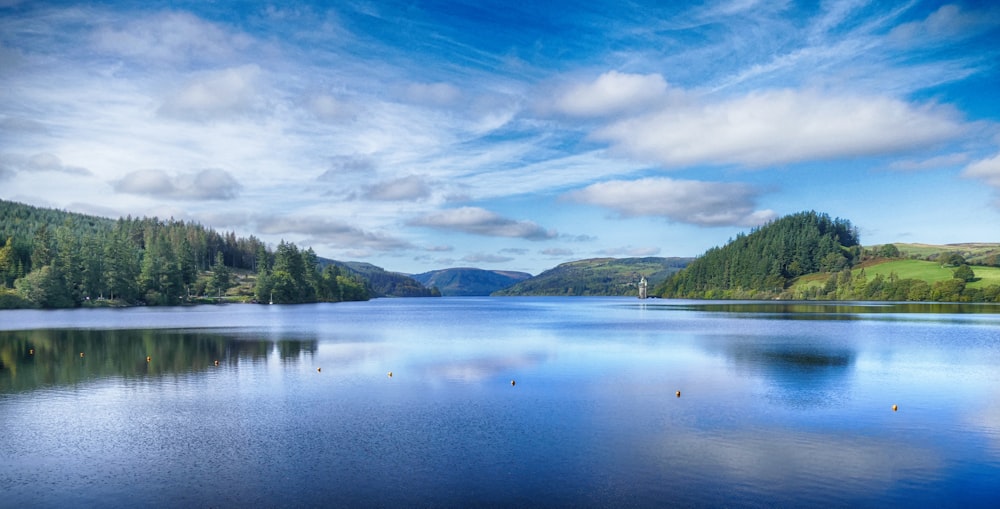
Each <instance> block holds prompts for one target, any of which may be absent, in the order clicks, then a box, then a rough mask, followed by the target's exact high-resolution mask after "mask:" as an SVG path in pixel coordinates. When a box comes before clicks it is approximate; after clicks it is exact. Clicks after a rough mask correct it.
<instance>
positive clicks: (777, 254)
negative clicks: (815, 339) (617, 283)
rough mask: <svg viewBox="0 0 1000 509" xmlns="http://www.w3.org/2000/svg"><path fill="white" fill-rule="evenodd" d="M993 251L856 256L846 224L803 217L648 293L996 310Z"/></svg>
mask: <svg viewBox="0 0 1000 509" xmlns="http://www.w3.org/2000/svg"><path fill="white" fill-rule="evenodd" d="M998 247H1000V246H998V245H996V244H954V245H948V246H930V245H925V244H907V245H903V248H902V249H901V248H899V247H897V246H895V245H893V244H885V245H879V246H873V247H871V248H862V247H861V245H860V244H859V239H858V234H857V231H856V229H855V228H854V227H852V226H851V224H850V222H849V221H846V220H842V219H830V217H829V216H828V215H826V214H817V213H816V212H803V213H799V214H795V215H791V216H786V217H783V218H781V219H778V220H776V221H774V222H772V223H769V224H767V225H764V226H762V227H760V228H756V229H754V230H753V231H751V233H750V234H748V235H740V236H739V237H737V238H736V239H735V240H732V241H730V242H729V243H728V244H726V245H725V246H723V247H721V248H714V249H711V250H709V251H707V252H706V253H705V254H704V255H703V256H702V257H700V258H698V259H697V260H695V261H694V262H692V263H691V265H689V266H688V267H687V268H686V269H684V270H682V271H681V272H678V273H677V274H675V275H674V276H673V277H671V278H670V279H668V280H667V281H665V282H664V283H663V284H662V285H660V286H659V287H657V288H656V289H655V290H654V293H655V294H657V295H659V296H661V297H676V298H697V299H793V300H884V301H937V302H1000V285H998V284H995V283H996V281H1000V270H998V269H995V268H993V267H989V265H1000V256H998V251H1000V250H998ZM963 255H964V256H963ZM966 256H968V257H969V258H968V259H966ZM970 260H975V261H976V262H978V264H979V265H973V264H971V263H969V261H970Z"/></svg>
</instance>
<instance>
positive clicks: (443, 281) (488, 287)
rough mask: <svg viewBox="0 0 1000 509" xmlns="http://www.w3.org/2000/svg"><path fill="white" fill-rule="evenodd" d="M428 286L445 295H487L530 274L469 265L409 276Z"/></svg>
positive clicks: (528, 276) (527, 277)
mask: <svg viewBox="0 0 1000 509" xmlns="http://www.w3.org/2000/svg"><path fill="white" fill-rule="evenodd" d="M410 277H412V278H413V279H415V280H417V281H419V282H420V284H422V285H424V286H426V287H428V288H437V289H438V291H440V292H441V295H444V296H447V297H475V296H487V295H490V294H492V293H493V292H496V291H498V290H502V289H504V288H507V287H510V286H513V285H514V284H516V283H519V282H521V281H524V280H526V279H529V278H530V277H531V274H528V273H527V272H516V271H509V270H483V269H476V268H469V267H455V268H450V269H441V270H432V271H430V272H424V273H422V274H415V275H412V276H410Z"/></svg>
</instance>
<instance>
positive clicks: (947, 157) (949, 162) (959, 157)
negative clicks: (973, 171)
mask: <svg viewBox="0 0 1000 509" xmlns="http://www.w3.org/2000/svg"><path fill="white" fill-rule="evenodd" d="M968 160H969V154H967V153H964V152H956V153H953V154H944V155H940V156H935V157H930V158H927V159H900V160H898V161H893V162H891V163H889V168H891V169H894V170H902V171H916V170H938V169H941V168H950V167H953V166H956V165H959V164H964V163H966V162H968Z"/></svg>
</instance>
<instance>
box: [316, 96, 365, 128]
mask: <svg viewBox="0 0 1000 509" xmlns="http://www.w3.org/2000/svg"><path fill="white" fill-rule="evenodd" d="M306 109H307V110H308V111H309V112H310V113H312V114H313V115H314V116H315V117H316V118H318V119H320V120H324V121H327V122H336V121H342V120H348V119H351V118H353V117H354V115H355V113H356V108H355V107H354V105H353V104H351V103H349V102H347V101H342V100H340V99H337V98H336V97H333V96H331V95H327V94H320V95H316V96H313V97H311V98H310V99H309V100H308V102H307V103H306Z"/></svg>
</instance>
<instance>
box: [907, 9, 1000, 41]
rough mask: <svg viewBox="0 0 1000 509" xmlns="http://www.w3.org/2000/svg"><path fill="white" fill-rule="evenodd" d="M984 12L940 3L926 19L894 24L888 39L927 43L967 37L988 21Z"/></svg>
mask: <svg viewBox="0 0 1000 509" xmlns="http://www.w3.org/2000/svg"><path fill="white" fill-rule="evenodd" d="M984 14H985V13H972V12H963V11H962V9H961V8H959V6H957V5H951V4H949V5H942V6H941V7H940V8H939V9H938V10H936V11H934V12H932V13H931V14H930V15H929V16H927V18H926V19H923V20H920V21H912V22H909V23H903V24H901V25H898V26H896V27H895V28H893V29H892V31H891V32H889V40H890V41H892V42H894V43H897V44H914V43H916V44H927V43H929V42H934V41H938V40H942V39H949V38H963V37H969V36H971V35H973V34H975V33H976V32H977V31H978V28H979V27H982V26H985V25H986V24H987V23H989V20H988V19H989V16H988V15H984Z"/></svg>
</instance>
